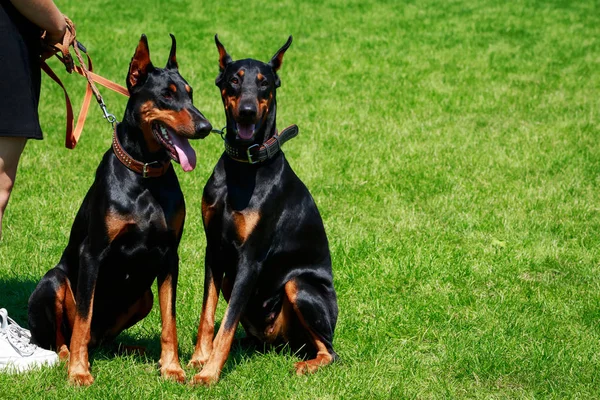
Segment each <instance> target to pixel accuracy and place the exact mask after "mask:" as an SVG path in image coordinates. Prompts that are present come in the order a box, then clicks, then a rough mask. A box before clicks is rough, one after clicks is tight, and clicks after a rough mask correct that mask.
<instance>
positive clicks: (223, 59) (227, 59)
mask: <svg viewBox="0 0 600 400" xmlns="http://www.w3.org/2000/svg"><path fill="white" fill-rule="evenodd" d="M215 43H216V45H217V49H218V50H219V70H220V71H221V72H223V71H225V68H227V64H230V63H231V62H232V60H231V56H229V54H227V50H225V46H223V44H222V43H221V42H220V41H219V35H215Z"/></svg>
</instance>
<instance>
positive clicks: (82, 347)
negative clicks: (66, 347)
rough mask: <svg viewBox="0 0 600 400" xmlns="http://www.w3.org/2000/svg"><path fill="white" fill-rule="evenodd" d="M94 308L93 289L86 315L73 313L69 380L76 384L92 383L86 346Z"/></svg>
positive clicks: (88, 342) (85, 384)
mask: <svg viewBox="0 0 600 400" xmlns="http://www.w3.org/2000/svg"><path fill="white" fill-rule="evenodd" d="M93 309H94V291H92V296H91V299H90V308H89V311H88V315H85V316H82V315H80V314H79V313H75V322H74V324H73V333H72V336H71V346H70V351H71V354H70V357H69V370H68V375H69V382H71V383H72V384H74V385H76V386H89V385H91V384H92V383H94V378H93V377H92V374H90V363H89V360H88V346H89V344H90V340H91V337H92V334H91V328H92V310H93Z"/></svg>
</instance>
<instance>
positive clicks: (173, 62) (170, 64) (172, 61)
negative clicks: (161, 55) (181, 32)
mask: <svg viewBox="0 0 600 400" xmlns="http://www.w3.org/2000/svg"><path fill="white" fill-rule="evenodd" d="M169 35H170V36H171V53H169V60H168V61H167V66H166V67H165V68H166V69H177V68H179V66H178V65H177V57H176V56H175V53H176V52H177V41H176V40H175V35H173V34H172V33H169Z"/></svg>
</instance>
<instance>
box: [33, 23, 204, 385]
mask: <svg viewBox="0 0 600 400" xmlns="http://www.w3.org/2000/svg"><path fill="white" fill-rule="evenodd" d="M171 37H172V40H173V43H172V47H171V53H170V56H169V61H168V63H167V65H166V68H164V69H163V68H155V67H154V66H153V65H152V63H151V61H150V54H149V50H148V42H147V39H146V36H145V35H142V37H141V39H140V42H139V44H138V46H137V49H136V52H135V54H134V57H133V58H132V61H131V64H130V67H129V72H128V75H127V86H128V89H129V92H130V95H131V97H130V99H129V102H128V103H127V108H126V110H125V115H124V118H123V122H121V123H120V124H119V125H118V127H117V131H116V134H117V137H118V138H119V141H120V142H121V144H122V147H123V148H124V149H125V151H126V152H127V153H129V155H131V156H132V157H133V158H134V159H136V160H138V161H141V162H146V163H149V162H152V161H158V162H164V163H167V162H169V160H170V159H174V160H175V161H178V162H180V161H182V159H181V158H180V156H181V155H182V154H183V153H181V152H178V151H177V150H176V149H175V147H177V146H173V145H172V144H169V143H168V141H165V140H164V139H163V138H161V136H162V135H161V127H163V128H165V129H166V131H167V132H168V135H169V137H170V139H172V140H173V142H175V143H176V144H177V143H179V147H178V148H179V149H181V148H185V149H184V150H185V151H184V153H185V154H186V156H185V157H184V159H185V160H186V161H185V166H184V163H183V162H182V166H184V169H187V170H189V169H190V168H193V166H194V165H192V164H194V163H195V153H193V150H192V149H191V147H189V143H187V139H188V138H190V139H197V138H203V137H205V136H206V135H208V134H209V133H210V130H211V128H212V127H211V125H210V123H209V122H208V121H207V120H206V118H204V116H203V115H202V114H201V113H200V111H198V110H197V109H196V108H195V107H194V105H193V104H192V91H191V88H190V86H189V85H188V84H187V82H186V81H185V80H184V79H183V78H182V77H181V75H180V74H179V71H178V65H177V60H176V57H175V50H176V45H175V37H174V36H171ZM163 135H164V133H163ZM175 135H177V136H178V138H179V139H178V140H177V141H176V140H175V139H177V138H174V136H175ZM190 151H191V153H190ZM184 220H185V203H184V199H183V194H182V192H181V189H180V187H179V182H178V180H177V176H176V175H175V171H174V169H173V168H172V167H168V169H167V170H166V173H165V174H164V175H162V176H160V177H153V178H144V177H142V175H140V174H138V173H136V172H134V171H132V170H130V169H128V168H127V167H126V166H125V165H124V164H123V163H121V162H120V161H119V160H118V159H117V157H116V155H115V153H114V151H113V149H110V150H108V151H107V152H106V153H105V154H104V157H103V158H102V161H101V162H100V165H99V166H98V169H97V171H96V178H95V181H94V183H93V184H92V186H91V187H90V189H89V191H88V193H87V195H86V196H85V199H84V200H83V204H82V205H81V208H80V209H79V212H78V213H77V216H76V218H75V221H74V223H73V227H72V229H71V236H70V238H69V243H68V245H67V247H66V248H65V250H64V253H63V255H62V258H61V260H60V261H59V263H58V265H57V266H56V267H55V268H53V269H51V270H50V271H48V273H46V275H45V276H44V277H43V278H42V280H41V281H40V282H39V284H38V285H37V288H36V289H35V291H34V292H33V294H32V295H31V298H30V300H29V326H30V328H31V334H32V338H33V341H34V342H35V343H37V344H39V345H40V346H42V347H45V348H53V349H56V350H57V351H58V352H59V355H61V357H62V358H66V357H69V370H68V374H69V380H70V381H71V382H72V383H74V384H77V385H89V384H91V383H92V382H93V377H92V375H91V374H90V371H89V363H88V346H93V345H97V344H99V343H100V342H101V341H104V340H108V339H112V338H114V337H115V336H116V335H118V334H119V332H121V331H122V330H124V329H126V328H128V327H130V326H132V325H133V324H135V323H136V322H138V321H140V320H141V319H143V318H144V317H145V316H146V315H147V314H148V313H149V312H150V310H151V308H152V303H153V294H152V291H151V286H152V283H153V282H154V280H155V279H157V280H158V291H159V301H160V310H161V317H162V335H161V347H162V351H161V358H160V365H161V374H162V375H163V376H164V377H167V378H170V379H175V380H177V381H181V382H182V381H184V380H185V373H184V371H183V369H182V368H181V366H180V363H179V358H178V354H177V332H176V327H175V297H176V286H177V276H178V268H179V265H178V264H179V258H178V255H177V248H178V245H179V241H180V239H181V235H182V231H183V225H184Z"/></svg>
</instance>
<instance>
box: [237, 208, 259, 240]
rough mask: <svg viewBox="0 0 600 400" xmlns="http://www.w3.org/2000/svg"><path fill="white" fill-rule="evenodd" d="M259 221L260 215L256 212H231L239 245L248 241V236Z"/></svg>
mask: <svg viewBox="0 0 600 400" xmlns="http://www.w3.org/2000/svg"><path fill="white" fill-rule="evenodd" d="M259 220H260V214H259V213H258V211H241V212H240V211H234V212H233V223H234V225H235V230H236V233H237V236H238V238H239V240H240V242H241V243H244V242H245V241H246V240H247V239H248V236H250V234H251V233H252V231H254V228H256V225H257V224H258V221H259Z"/></svg>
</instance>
